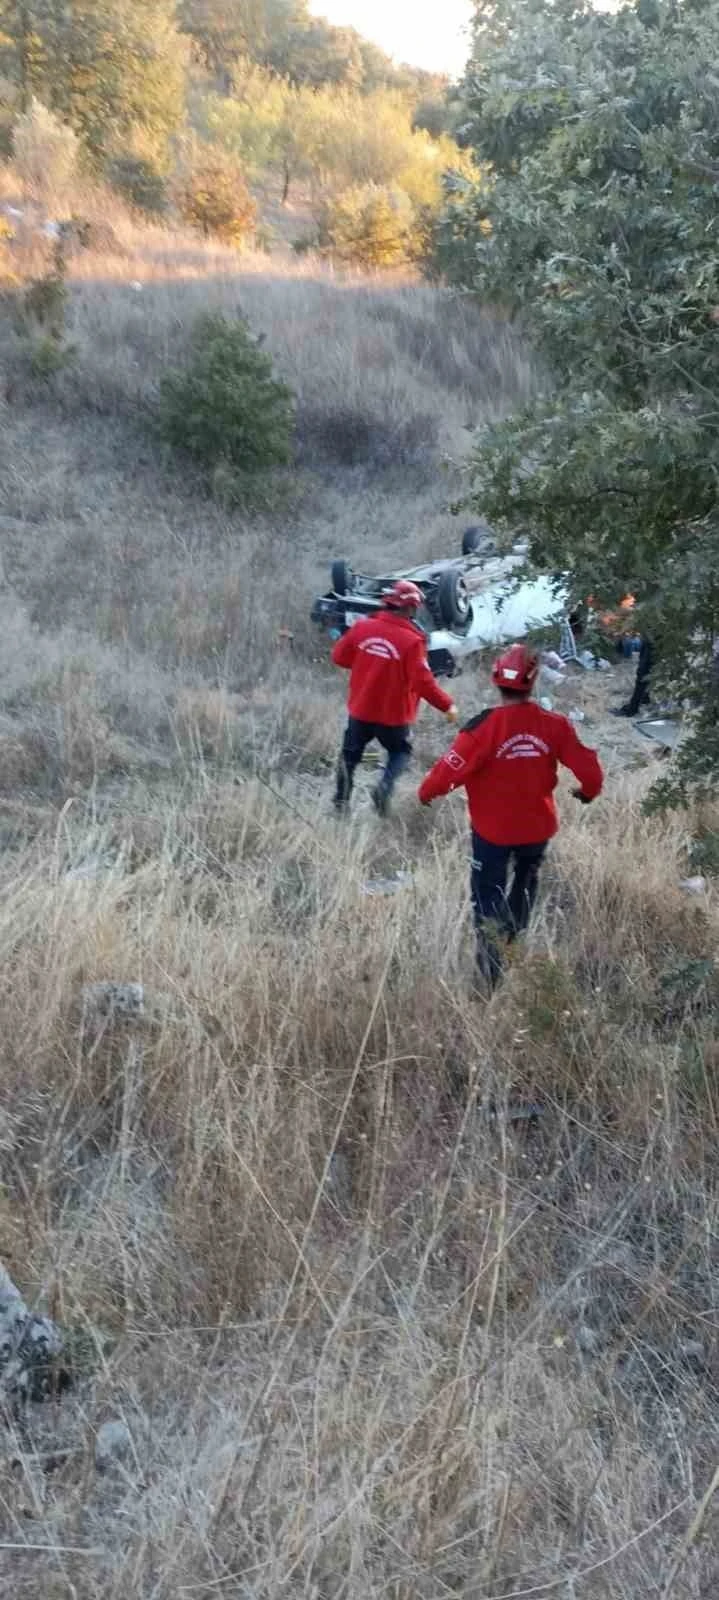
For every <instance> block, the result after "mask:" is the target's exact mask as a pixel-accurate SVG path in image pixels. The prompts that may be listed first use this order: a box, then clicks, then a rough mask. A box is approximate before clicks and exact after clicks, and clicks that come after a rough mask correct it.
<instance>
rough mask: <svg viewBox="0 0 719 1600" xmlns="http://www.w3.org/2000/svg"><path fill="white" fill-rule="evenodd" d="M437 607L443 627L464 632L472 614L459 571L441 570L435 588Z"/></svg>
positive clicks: (455, 631) (456, 631)
mask: <svg viewBox="0 0 719 1600" xmlns="http://www.w3.org/2000/svg"><path fill="white" fill-rule="evenodd" d="M437 609H438V611H439V615H440V620H441V622H442V626H443V627H444V628H451V629H452V631H453V632H454V633H464V632H466V630H467V628H468V627H469V623H470V620H471V616H472V602H471V600H470V598H469V594H468V591H467V585H466V583H465V581H464V578H463V577H462V574H461V572H454V571H452V570H451V569H450V570H449V571H448V572H443V573H442V575H441V577H440V580H439V587H438V589H437Z"/></svg>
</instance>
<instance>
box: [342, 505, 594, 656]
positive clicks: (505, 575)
mask: <svg viewBox="0 0 719 1600" xmlns="http://www.w3.org/2000/svg"><path fill="white" fill-rule="evenodd" d="M526 557H527V551H526V546H525V545H523V544H518V545H515V547H514V549H513V550H512V551H511V553H510V554H509V555H504V556H502V555H499V554H497V552H496V549H495V546H494V543H493V541H492V539H491V536H490V535H489V533H488V532H486V531H485V530H484V529H482V528H467V529H466V530H465V532H464V534H463V536H462V554H461V556H458V557H457V558H456V559H451V558H450V559H447V560H442V561H430V562H427V563H426V564H425V565H424V566H420V567H412V568H410V569H408V570H407V571H402V572H398V571H394V572H388V573H382V574H381V575H380V576H378V577H367V576H366V575H363V574H361V573H356V572H354V571H353V569H352V568H351V567H350V565H349V564H348V562H347V561H341V560H338V561H333V563H332V587H331V589H329V591H328V592H327V593H326V594H324V595H321V596H318V598H317V599H316V600H315V602H314V605H313V607H312V620H313V622H316V623H317V624H318V625H319V626H320V627H322V628H324V629H325V631H326V632H327V633H329V635H330V637H331V638H334V639H336V638H339V636H340V634H342V633H344V632H346V630H347V628H349V627H351V625H352V623H353V622H355V621H356V619H357V617H358V616H371V615H372V613H373V612H374V611H378V610H379V609H380V608H381V606H382V603H383V602H382V596H383V594H384V592H385V591H386V590H387V589H388V588H390V587H391V585H392V584H393V583H396V582H397V579H398V578H409V579H410V580H411V581H412V583H416V585H417V587H418V589H420V590H421V592H422V596H423V600H424V604H423V607H422V610H421V611H420V612H419V613H418V616H417V622H418V623H419V625H420V627H422V628H423V629H424V631H425V633H426V635H427V654H428V658H429V664H430V666H431V668H432V671H433V672H434V673H435V674H436V675H437V676H438V677H452V676H453V675H454V674H455V673H456V672H457V671H458V669H459V667H460V665H461V662H462V660H463V659H464V658H465V657H466V656H469V655H472V654H474V653H475V652H476V651H478V650H484V649H487V648H490V647H492V646H494V645H499V644H502V643H503V642H504V641H505V640H508V639H523V638H524V637H525V636H526V635H527V633H529V632H530V630H532V629H535V628H544V627H547V626H549V625H551V624H552V623H556V624H559V622H560V621H561V619H562V618H563V617H564V616H566V613H567V609H568V606H569V594H568V591H567V590H565V589H563V588H561V587H560V588H557V585H556V583H555V582H554V581H553V580H552V579H551V578H547V577H542V576H536V577H535V576H518V574H519V573H520V570H521V569H522V568H523V567H524V566H525V565H526Z"/></svg>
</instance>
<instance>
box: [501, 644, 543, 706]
mask: <svg viewBox="0 0 719 1600" xmlns="http://www.w3.org/2000/svg"><path fill="white" fill-rule="evenodd" d="M538 671H539V662H538V660H537V657H536V656H535V654H534V652H533V651H532V650H528V649H527V646H526V645H524V644H513V645H512V647H511V649H509V650H507V651H506V653H505V654H504V655H503V656H499V657H498V658H497V660H496V661H495V663H494V667H493V669H492V683H494V684H496V686H497V688H498V689H505V690H506V691H507V693H508V694H527V693H528V691H529V690H530V689H531V688H532V687H533V685H534V683H535V681H536V677H537V673H538Z"/></svg>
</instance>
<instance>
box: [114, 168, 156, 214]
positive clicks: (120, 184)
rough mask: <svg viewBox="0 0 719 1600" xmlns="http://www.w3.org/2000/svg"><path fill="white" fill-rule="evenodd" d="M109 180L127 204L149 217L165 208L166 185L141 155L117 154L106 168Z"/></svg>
mask: <svg viewBox="0 0 719 1600" xmlns="http://www.w3.org/2000/svg"><path fill="white" fill-rule="evenodd" d="M107 178H108V182H109V183H110V184H111V186H112V188H113V189H115V190H116V191H117V193H118V194H119V195H122V198H123V200H125V201H126V202H127V204H128V205H130V206H133V207H134V209H135V210H136V211H143V212H144V213H145V215H146V216H148V217H161V216H163V215H164V213H165V212H166V211H167V204H168V196H167V185H166V183H165V179H164V178H163V176H162V173H161V172H158V170H157V168H156V167H154V166H153V164H152V162H151V161H145V160H143V158H142V156H116V157H115V158H114V160H112V161H111V162H110V163H109V165H108V168H107Z"/></svg>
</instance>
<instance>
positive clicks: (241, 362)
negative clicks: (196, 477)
mask: <svg viewBox="0 0 719 1600" xmlns="http://www.w3.org/2000/svg"><path fill="white" fill-rule="evenodd" d="M158 420H159V428H160V434H161V437H162V438H163V439H164V440H165V441H166V443H168V444H170V445H172V447H173V449H175V450H180V451H182V452H183V453H184V454H185V455H189V456H191V457H192V458H193V460H195V461H196V462H197V463H198V464H199V465H200V466H202V467H203V468H205V469H206V470H207V471H209V472H210V473H216V471H217V469H219V468H221V469H222V471H221V472H220V477H221V478H223V481H226V479H227V469H228V468H231V469H232V470H233V471H234V473H235V474H240V475H242V477H247V478H251V477H252V476H253V475H254V474H257V473H261V472H263V471H266V470H268V469H269V468H271V467H274V466H282V465H285V464H286V463H287V462H288V461H289V459H290V454H291V444H292V434H293V427H294V408H293V398H292V393H291V391H290V390H289V389H288V388H287V386H286V384H284V383H280V382H278V380H277V379H276V378H275V377H274V376H273V372H272V362H271V360H270V357H269V356H268V355H267V354H266V353H265V351H264V350H262V349H261V347H260V343H259V342H258V340H256V339H255V338H253V336H252V334H251V333H250V330H249V328H248V326H247V323H246V322H245V320H244V318H242V317H240V318H237V319H236V320H234V321H230V320H229V319H228V318H227V317H224V316H221V315H218V314H215V315H211V316H205V317H201V318H199V320H198V322H197V323H196V324H195V328H194V330H193V338H192V347H191V353H190V358H189V360H188V362H187V365H186V366H185V367H184V368H183V369H182V370H180V371H176V372H171V373H168V374H167V376H166V377H164V378H163V379H162V382H161V385H160V404H159V419H158ZM218 481H219V480H218Z"/></svg>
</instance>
